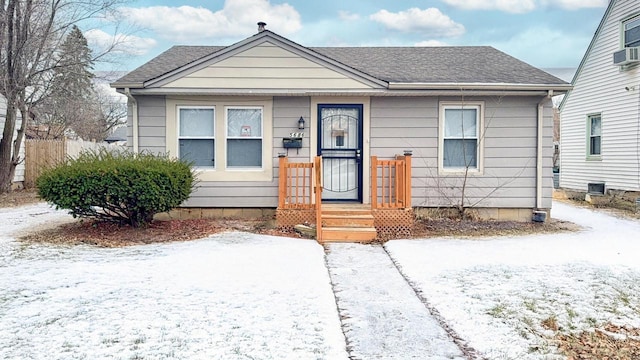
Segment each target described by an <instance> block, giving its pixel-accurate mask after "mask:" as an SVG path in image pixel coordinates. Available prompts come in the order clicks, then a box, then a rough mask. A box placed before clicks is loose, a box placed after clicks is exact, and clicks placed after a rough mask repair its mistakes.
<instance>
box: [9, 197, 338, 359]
mask: <svg viewBox="0 0 640 360" xmlns="http://www.w3.org/2000/svg"><path fill="white" fill-rule="evenodd" d="M43 209H44V208H42V205H36V206H30V207H23V208H19V209H17V210H15V211H9V212H7V211H2V212H1V213H0V233H2V235H0V323H1V324H2V326H0V359H26V358H30V359H100V358H114V359H247V358H256V359H346V358H347V357H348V355H347V353H346V349H345V339H344V335H343V333H342V331H341V328H340V322H339V318H338V314H337V309H336V304H335V299H334V296H333V293H332V290H331V284H330V280H329V275H328V273H327V270H326V268H325V264H324V251H323V248H322V247H321V246H320V245H318V244H317V243H316V242H314V241H305V240H300V239H287V238H279V237H270V236H263V235H253V234H246V233H225V234H219V235H216V236H212V237H210V238H207V239H202V240H197V241H191V242H180V243H170V244H158V245H145V246H134V247H128V248H121V249H103V248H96V247H91V246H74V247H67V246H53V245H42V244H28V245H25V244H21V243H19V242H17V241H15V239H13V238H12V237H11V236H7V234H8V233H9V232H15V231H17V230H20V228H24V227H27V226H30V225H34V224H36V223H37V220H35V219H39V218H38V216H43V218H46V217H48V216H51V218H52V219H53V218H54V217H55V215H51V214H50V215H44V214H42V215H35V214H38V213H40V212H43Z"/></svg>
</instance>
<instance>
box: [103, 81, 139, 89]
mask: <svg viewBox="0 0 640 360" xmlns="http://www.w3.org/2000/svg"><path fill="white" fill-rule="evenodd" d="M109 85H110V86H111V87H112V88H116V89H125V88H130V89H136V88H143V87H144V83H141V82H113V83H111V84H109Z"/></svg>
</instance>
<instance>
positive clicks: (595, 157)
mask: <svg viewBox="0 0 640 360" xmlns="http://www.w3.org/2000/svg"><path fill="white" fill-rule="evenodd" d="M586 160H587V161H602V155H590V156H587V158H586Z"/></svg>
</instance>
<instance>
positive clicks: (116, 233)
mask: <svg viewBox="0 0 640 360" xmlns="http://www.w3.org/2000/svg"><path fill="white" fill-rule="evenodd" d="M233 230H235V231H246V232H252V233H257V234H265V235H277V236H288V237H298V238H299V237H302V236H301V235H299V234H298V233H296V232H293V231H286V230H283V229H277V228H274V227H273V225H272V222H271V221H269V220H264V219H256V220H230V219H197V220H169V221H154V222H153V223H151V224H150V225H149V226H147V227H143V228H132V227H131V226H126V225H125V226H119V225H117V224H112V223H102V222H96V221H77V222H73V223H67V224H62V225H59V226H57V227H53V228H47V229H35V230H34V231H32V232H29V233H26V234H25V235H23V236H21V237H20V240H22V241H26V242H41V243H50V244H68V245H76V244H90V245H97V246H100V247H123V246H131V245H142V244H151V243H165V242H172V241H187V240H195V239H201V238H204V237H207V236H210V235H213V234H217V233H221V232H224V231H233Z"/></svg>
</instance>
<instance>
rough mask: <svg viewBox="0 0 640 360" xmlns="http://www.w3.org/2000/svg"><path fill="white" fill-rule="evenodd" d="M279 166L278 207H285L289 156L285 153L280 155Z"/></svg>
mask: <svg viewBox="0 0 640 360" xmlns="http://www.w3.org/2000/svg"><path fill="white" fill-rule="evenodd" d="M278 158H279V161H280V163H279V166H280V169H279V170H278V174H279V176H280V177H279V179H278V208H280V209H284V198H285V197H286V196H287V158H286V157H285V156H284V155H278Z"/></svg>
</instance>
